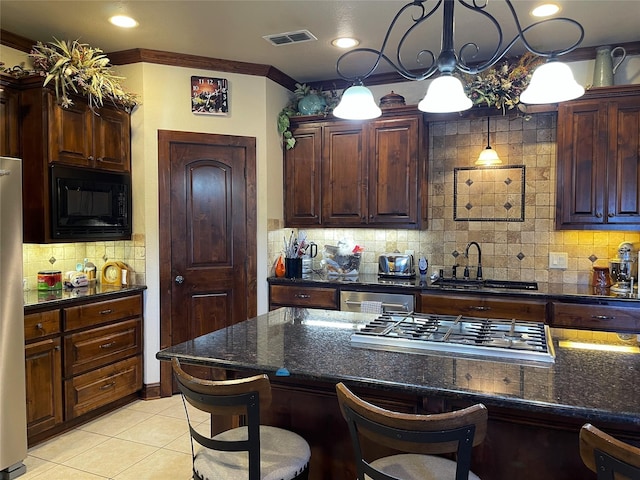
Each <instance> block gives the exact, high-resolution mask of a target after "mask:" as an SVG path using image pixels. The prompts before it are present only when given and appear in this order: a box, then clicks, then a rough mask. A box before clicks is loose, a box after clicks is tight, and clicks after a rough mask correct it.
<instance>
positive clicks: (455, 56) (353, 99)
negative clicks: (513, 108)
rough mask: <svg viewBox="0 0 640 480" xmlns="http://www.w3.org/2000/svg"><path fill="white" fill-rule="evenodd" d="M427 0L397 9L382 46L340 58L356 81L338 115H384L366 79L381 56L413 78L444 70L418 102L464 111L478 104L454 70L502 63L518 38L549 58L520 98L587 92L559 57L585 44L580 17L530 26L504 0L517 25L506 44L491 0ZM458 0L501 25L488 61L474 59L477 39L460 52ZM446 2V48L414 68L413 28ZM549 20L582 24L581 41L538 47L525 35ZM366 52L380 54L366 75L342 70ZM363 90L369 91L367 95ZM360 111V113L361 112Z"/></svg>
mask: <svg viewBox="0 0 640 480" xmlns="http://www.w3.org/2000/svg"><path fill="white" fill-rule="evenodd" d="M428 1H429V0H414V1H412V2H409V3H407V4H405V5H404V6H403V7H402V8H401V9H400V10H399V11H398V13H396V15H395V17H394V18H393V20H392V21H391V24H390V25H389V28H388V29H387V32H386V34H385V37H384V40H383V42H382V46H381V48H380V50H376V49H373V48H365V47H361V48H356V49H354V50H351V51H349V52H347V53H345V54H343V55H341V56H340V57H339V58H338V61H337V63H336V70H337V72H338V75H339V76H340V78H342V79H343V80H346V81H347V82H350V83H352V84H353V86H352V87H349V88H347V89H346V90H345V91H344V93H343V95H342V99H341V101H340V104H339V105H338V106H337V107H336V108H335V109H334V111H333V114H334V115H335V116H336V117H339V118H351V119H353V118H357V119H367V118H375V117H378V116H380V115H381V111H380V109H379V108H378V107H377V105H375V102H374V100H373V94H371V92H370V91H369V89H368V88H366V87H365V86H364V84H363V80H365V79H366V78H368V77H369V76H371V75H372V74H373V72H374V71H375V70H376V69H377V68H378V65H380V62H381V61H382V60H384V61H385V62H387V63H388V64H389V65H390V66H391V67H392V68H393V69H394V70H395V71H396V72H398V73H399V74H400V75H402V76H403V77H404V78H406V79H408V80H415V81H421V80H425V79H427V78H429V77H432V76H434V75H435V74H436V73H437V74H439V75H438V76H437V77H436V78H435V79H434V80H433V81H432V82H431V84H430V85H429V88H428V90H427V93H426V95H425V97H424V98H423V99H422V100H421V101H420V103H419V104H418V109H419V110H421V111H423V112H430V113H447V112H460V111H463V110H467V109H469V108H471V106H472V104H473V103H472V102H471V100H470V99H469V98H468V97H467V96H466V95H465V93H464V87H463V85H462V82H461V81H460V79H459V78H458V77H457V76H455V75H454V74H455V73H456V71H458V72H461V73H466V74H470V75H476V74H479V73H481V72H483V71H485V70H487V69H489V68H491V67H493V66H494V65H495V64H496V63H497V62H499V61H500V60H501V59H502V58H503V57H504V56H505V55H506V54H507V53H508V52H509V50H510V49H511V48H512V47H513V46H514V45H515V44H516V43H517V42H518V40H520V41H522V44H523V45H524V47H525V48H526V49H527V50H528V51H529V52H531V53H533V54H534V55H538V56H540V57H544V58H547V59H548V61H547V63H545V64H543V65H541V66H540V67H538V68H537V69H536V70H535V71H534V72H533V75H532V78H531V82H530V83H529V86H528V87H527V89H526V90H525V91H524V92H522V95H521V96H520V101H521V102H523V103H530V104H534V103H557V102H563V101H566V100H571V99H573V98H577V97H579V96H581V95H582V94H584V88H583V87H582V86H580V85H579V84H578V83H577V82H576V81H575V79H574V78H573V74H572V72H571V69H570V68H569V67H568V66H567V65H566V64H564V63H562V62H560V61H558V59H557V57H559V56H561V55H564V54H566V53H569V52H571V51H573V50H575V49H576V48H577V47H578V46H579V45H580V43H582V40H583V38H584V28H583V27H582V25H580V23H578V22H577V21H575V20H573V19H570V18H565V17H558V18H547V19H544V20H539V21H537V22H535V23H532V24H531V25H529V26H528V27H525V28H522V27H521V25H520V20H519V19H518V16H517V14H516V12H515V9H514V7H513V4H512V2H511V1H510V0H503V1H504V3H505V4H506V6H507V7H508V9H509V11H510V12H511V16H512V17H513V20H514V23H515V27H516V29H517V32H518V33H517V35H516V36H515V38H514V39H513V40H511V41H510V42H508V43H506V44H505V43H504V42H503V34H502V27H501V26H500V24H499V23H498V20H497V19H496V18H495V17H494V16H493V15H491V14H490V13H489V12H488V11H487V10H486V9H487V5H488V0H471V3H469V2H467V1H466V0H436V1H435V2H434V5H433V7H432V8H431V9H430V10H427V7H426V5H425V4H426V3H427V2H428ZM455 3H458V4H460V5H461V6H462V7H464V8H466V9H468V10H471V11H472V12H474V13H477V14H479V15H481V16H483V17H484V18H485V19H487V20H489V21H490V22H491V24H492V25H493V27H494V28H495V29H496V33H497V42H496V47H495V50H493V53H492V54H491V55H490V57H489V59H488V60H484V61H482V62H476V63H470V62H471V60H472V59H473V58H474V57H475V56H477V54H478V53H479V52H480V48H479V47H478V45H476V44H475V43H472V42H469V43H466V44H464V45H463V46H462V47H461V48H460V49H459V51H458V52H456V50H455V48H454V41H453V40H454V39H453V37H454V25H455V22H454V5H455ZM441 5H442V6H443V8H444V12H443V17H442V18H443V20H442V47H441V50H440V53H439V55H438V57H437V58H436V56H435V54H434V53H433V52H432V51H431V50H428V49H423V50H420V51H419V52H418V53H417V55H416V58H415V60H416V63H417V64H418V65H419V66H420V68H419V69H413V70H411V69H410V68H408V67H407V66H406V65H405V63H403V61H402V58H401V50H402V48H403V45H404V43H405V41H406V40H407V38H408V37H409V35H410V34H411V33H412V32H414V30H415V29H416V28H417V27H418V26H419V25H421V24H422V23H423V22H425V21H427V20H428V19H429V18H431V16H432V15H434V14H435V12H436V11H437V10H438V9H439V8H440V6H441ZM409 9H411V13H412V15H411V21H412V24H411V26H410V27H409V28H408V29H407V31H406V32H404V34H403V35H402V37H401V39H400V41H399V43H398V46H397V49H396V56H395V57H396V58H395V62H394V60H392V59H391V58H390V57H389V56H387V54H386V53H385V50H386V48H387V43H388V41H389V37H390V36H391V33H392V31H393V29H394V27H395V25H396V23H397V22H398V20H399V19H400V18H401V16H402V15H403V14H404V13H405V12H407V11H408V10H409ZM416 13H418V15H416ZM549 22H556V23H566V24H570V25H573V26H574V27H575V28H576V29H577V33H578V37H579V38H578V40H577V41H576V42H575V43H573V44H572V45H571V46H569V47H568V48H565V49H559V50H540V49H537V48H535V47H533V46H532V45H531V43H530V42H529V41H528V40H527V38H526V34H527V32H529V31H530V30H531V29H533V28H534V27H536V26H539V25H542V24H544V23H549ZM558 28H559V27H558ZM469 51H471V52H472V54H471V56H470V57H469V56H468V52H469ZM363 53H364V54H369V55H371V54H373V55H374V56H375V57H376V59H375V61H374V62H373V64H372V66H371V68H369V70H368V71H366V72H364V73H363V74H361V75H357V76H349V75H345V74H344V73H343V69H341V64H342V63H343V61H344V60H345V59H346V58H349V57H353V56H354V55H358V54H363ZM425 58H426V59H429V60H430V62H428V63H427V64H425V63H424V59H425ZM364 90H366V91H368V92H369V93H368V94H367V93H366V92H364ZM372 105H373V106H372ZM374 107H375V108H374ZM356 110H358V111H359V112H356ZM365 112H366V113H365Z"/></svg>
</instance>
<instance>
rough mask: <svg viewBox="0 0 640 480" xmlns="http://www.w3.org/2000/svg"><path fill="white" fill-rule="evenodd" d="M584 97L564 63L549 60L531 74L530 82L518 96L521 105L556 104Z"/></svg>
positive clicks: (582, 90)
mask: <svg viewBox="0 0 640 480" xmlns="http://www.w3.org/2000/svg"><path fill="white" fill-rule="evenodd" d="M582 95H584V88H583V87H582V85H580V84H578V82H576V80H575V78H574V77H573V72H572V71H571V69H570V68H569V66H568V65H567V64H566V63H562V62H559V61H558V60H549V61H548V62H547V63H545V64H544V65H540V66H539V67H538V68H536V70H535V71H534V72H533V75H532V76H531V82H529V86H528V87H527V89H526V90H525V91H524V92H522V94H521V95H520V101H521V102H522V103H529V104H536V103H558V102H565V101H567V100H573V99H574V98H578V97H580V96H582Z"/></svg>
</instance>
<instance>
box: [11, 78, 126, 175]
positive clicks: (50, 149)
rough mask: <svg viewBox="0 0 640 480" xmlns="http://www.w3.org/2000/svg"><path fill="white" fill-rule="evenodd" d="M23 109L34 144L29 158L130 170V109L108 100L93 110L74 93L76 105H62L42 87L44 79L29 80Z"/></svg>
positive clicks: (26, 132) (25, 131)
mask: <svg viewBox="0 0 640 480" xmlns="http://www.w3.org/2000/svg"><path fill="white" fill-rule="evenodd" d="M21 110H22V129H23V130H22V135H23V139H24V142H23V143H24V144H25V146H26V144H29V145H30V147H29V156H28V157H27V152H26V151H25V159H27V158H28V160H29V161H36V159H39V161H41V162H42V164H43V165H47V164H51V163H60V164H65V165H70V166H76V167H88V168H96V169H101V170H109V171H117V172H129V171H130V170H131V133H130V117H129V114H128V113H127V112H125V111H123V110H120V109H117V108H115V107H114V106H110V105H107V104H105V106H104V107H102V108H100V109H98V110H97V112H96V113H94V112H92V111H91V109H90V108H89V106H88V104H87V102H86V101H85V99H84V98H82V97H77V96H76V97H73V105H70V106H69V107H68V108H62V107H61V106H60V105H58V103H57V101H56V96H55V92H54V91H53V90H51V89H50V88H43V87H42V80H41V79H39V78H35V79H29V80H28V81H26V82H25V85H24V90H23V92H22V105H21Z"/></svg>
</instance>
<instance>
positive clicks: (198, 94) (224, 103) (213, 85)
mask: <svg viewBox="0 0 640 480" xmlns="http://www.w3.org/2000/svg"><path fill="white" fill-rule="evenodd" d="M191 112H192V113H196V114H202V115H228V114H229V84H228V82H227V79H226V78H211V77H191Z"/></svg>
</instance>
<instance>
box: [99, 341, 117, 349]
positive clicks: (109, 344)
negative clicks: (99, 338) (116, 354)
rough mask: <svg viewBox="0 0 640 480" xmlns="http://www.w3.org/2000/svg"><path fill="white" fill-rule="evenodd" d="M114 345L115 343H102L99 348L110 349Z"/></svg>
mask: <svg viewBox="0 0 640 480" xmlns="http://www.w3.org/2000/svg"><path fill="white" fill-rule="evenodd" d="M115 344H116V342H109V343H103V344H102V345H100V348H111V347H113V346H114V345H115Z"/></svg>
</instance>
